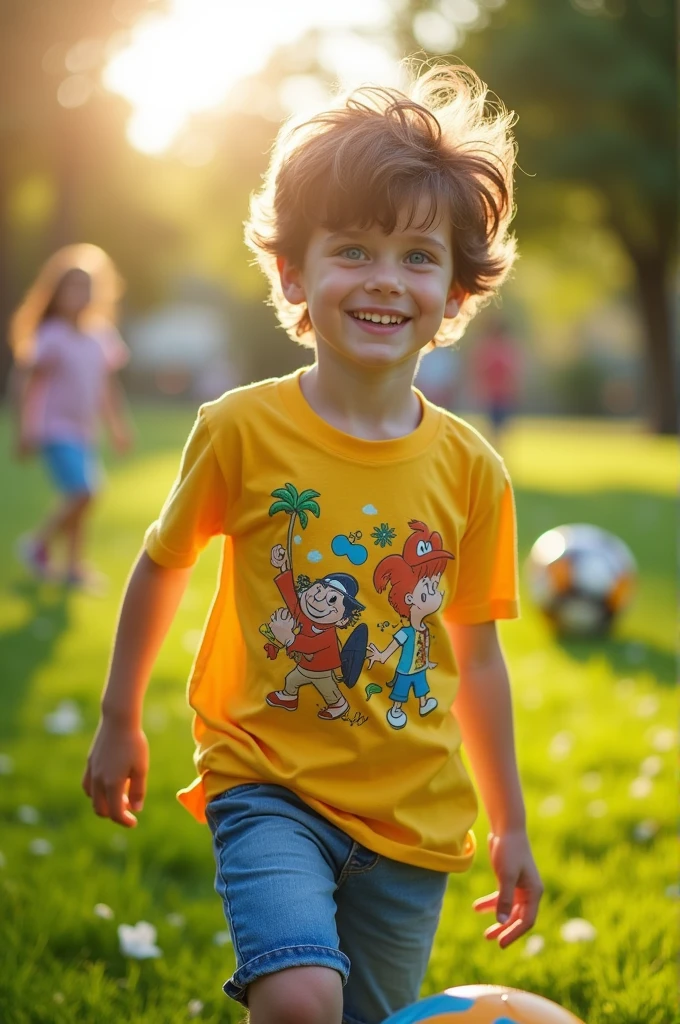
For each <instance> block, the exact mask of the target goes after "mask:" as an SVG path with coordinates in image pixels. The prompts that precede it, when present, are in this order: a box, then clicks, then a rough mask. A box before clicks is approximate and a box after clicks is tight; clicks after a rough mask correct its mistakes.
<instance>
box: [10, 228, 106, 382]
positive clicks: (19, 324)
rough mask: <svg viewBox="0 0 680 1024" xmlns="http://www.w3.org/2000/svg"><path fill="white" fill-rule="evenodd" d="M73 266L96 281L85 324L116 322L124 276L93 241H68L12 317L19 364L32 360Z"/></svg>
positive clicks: (14, 350)
mask: <svg viewBox="0 0 680 1024" xmlns="http://www.w3.org/2000/svg"><path fill="white" fill-rule="evenodd" d="M72 270H82V271H84V273H86V274H87V275H88V276H89V277H90V280H91V282H92V297H91V301H90V303H89V305H88V306H87V309H85V310H83V313H82V317H81V323H82V325H83V326H92V325H94V324H99V323H115V320H116V309H117V304H118V300H119V298H120V296H121V294H122V291H123V280H122V278H121V277H120V275H119V273H118V271H117V270H116V267H115V265H114V263H113V261H112V259H111V257H110V256H109V255H108V254H107V253H105V252H104V250H103V249H100V248H99V246H98V245H91V244H90V243H89V242H83V243H80V244H77V245H65V246H64V247H63V248H62V249H58V250H57V252H55V253H53V254H52V255H51V256H50V258H49V259H48V260H47V261H46V262H45V264H44V265H43V267H42V269H41V270H40V272H39V273H38V276H37V277H36V279H35V281H34V282H33V284H32V285H31V287H30V288H29V289H28V292H27V293H26V295H25V297H24V300H23V302H22V303H21V305H20V306H19V307H18V308H17V310H16V312H15V313H14V315H13V317H12V319H11V321H10V327H9V343H10V348H11V349H12V354H13V355H14V359H15V361H16V362H17V363H18V364H25V363H28V362H30V360H31V357H32V354H33V348H34V345H35V336H36V332H37V330H38V328H39V327H40V324H41V323H42V322H43V321H44V320H46V319H47V318H48V317H50V316H52V315H53V313H54V300H55V298H56V295H57V292H58V290H59V286H60V285H61V283H62V281H63V280H64V278H65V277H66V275H67V274H68V273H69V272H70V271H72Z"/></svg>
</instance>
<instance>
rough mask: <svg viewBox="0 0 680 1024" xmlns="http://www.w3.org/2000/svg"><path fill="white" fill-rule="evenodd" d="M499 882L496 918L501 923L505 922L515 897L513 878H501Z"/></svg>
mask: <svg viewBox="0 0 680 1024" xmlns="http://www.w3.org/2000/svg"><path fill="white" fill-rule="evenodd" d="M500 883H501V887H500V890H499V893H498V900H497V902H496V920H497V921H499V922H500V923H501V924H507V921H508V918H509V917H510V912H511V911H512V904H513V901H514V897H515V879H514V878H510V877H505V878H501V879H500Z"/></svg>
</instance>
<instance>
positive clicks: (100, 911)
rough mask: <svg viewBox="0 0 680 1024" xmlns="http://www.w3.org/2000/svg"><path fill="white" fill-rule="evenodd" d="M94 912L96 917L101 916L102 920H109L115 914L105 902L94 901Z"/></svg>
mask: <svg viewBox="0 0 680 1024" xmlns="http://www.w3.org/2000/svg"><path fill="white" fill-rule="evenodd" d="M94 913H95V915H96V916H97V917H101V918H102V920H103V921H111V920H112V918H114V917H115V916H116V915H115V914H114V912H113V911H112V910H111V907H109V906H108V904H106V903H95V905H94Z"/></svg>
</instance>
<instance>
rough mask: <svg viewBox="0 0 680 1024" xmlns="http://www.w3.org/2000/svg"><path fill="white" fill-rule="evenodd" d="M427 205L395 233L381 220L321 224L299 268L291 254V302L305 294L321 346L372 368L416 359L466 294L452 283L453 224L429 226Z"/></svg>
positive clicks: (287, 273)
mask: <svg viewBox="0 0 680 1024" xmlns="http://www.w3.org/2000/svg"><path fill="white" fill-rule="evenodd" d="M426 220H427V210H426V209H417V210H416V211H415V217H414V218H412V221H413V223H411V224H408V219H407V218H406V216H404V217H402V219H401V223H400V224H398V225H397V227H396V229H395V230H394V231H393V232H392V233H391V234H386V233H385V232H384V231H383V229H382V228H381V226H380V225H379V224H377V223H376V224H373V225H371V226H370V227H368V228H347V229H342V230H339V231H330V230H329V229H327V228H322V227H318V228H316V229H315V230H314V231H313V232H312V235H311V237H310V240H309V243H308V246H307V252H306V256H305V261H304V266H303V268H302V269H301V270H299V269H296V268H294V267H292V266H291V265H290V264H289V263H288V262H287V261H283V262H282V265H281V268H280V269H281V282H282V286H283V288H284V291H285V293H286V296H287V298H288V299H289V301H291V302H306V303H307V308H308V310H309V316H310V319H311V322H312V325H313V327H314V331H315V335H316V343H317V351H319V350H320V349H322V348H327V349H329V350H333V352H334V354H335V355H336V356H339V357H340V358H341V359H342V360H343V361H344V360H349V361H350V362H352V363H359V364H360V365H363V366H364V367H366V368H374V369H378V368H380V367H385V368H386V367H388V366H392V365H395V364H397V363H401V362H404V361H405V360H408V359H413V360H415V359H416V358H417V355H418V353H419V352H420V350H421V349H422V348H423V347H424V346H425V345H427V344H428V342H430V341H431V340H432V339H433V338H434V336H435V334H436V333H437V331H438V330H439V327H440V325H441V322H442V320H443V318H444V317H452V316H455V315H456V313H457V312H458V308H459V303H460V301H461V300H462V295H461V290H460V288H458V287H457V286H456V285H455V283H453V281H454V278H453V270H454V268H453V255H452V245H451V238H450V234H451V231H450V227H449V225H448V224H447V223H445V222H443V221H442V220H441V219H440V220H438V221H437V222H435V223H434V224H433V225H431V226H429V227H427V228H423V227H414V226H413V224H418V223H419V222H420V223H422V222H425V221H426Z"/></svg>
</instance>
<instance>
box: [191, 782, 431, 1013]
mask: <svg viewBox="0 0 680 1024" xmlns="http://www.w3.org/2000/svg"><path fill="white" fill-rule="evenodd" d="M206 816H207V819H208V824H209V825H210V829H211V832H212V834H213V844H214V852H215V860H216V864H217V874H216V881H215V888H216V890H217V892H218V893H219V895H220V896H221V897H222V900H223V902H224V912H225V916H226V918H227V923H228V925H229V930H230V933H231V937H232V940H233V944H234V951H235V954H236V970H235V972H234V974H233V975H232V977H231V978H230V979H229V981H227V982H226V984H225V985H224V991H225V992H226V993H227V995H229V996H231V997H232V999H236V1000H237V1001H238V1002H240V1003H243V1004H244V1005H247V988H248V985H249V984H250V983H251V982H253V981H255V980H256V979H257V978H261V977H263V976H264V975H266V974H273V973H274V972H276V971H282V970H284V969H286V968H288V967H303V966H319V967H329V968H331V969H333V970H335V971H338V973H339V974H340V976H341V978H342V981H343V985H344V990H343V1018H342V1019H343V1024H382V1022H383V1021H384V1020H385V1018H386V1017H389V1016H390V1014H392V1013H395V1012H396V1011H397V1010H400V1009H402V1007H404V1006H408V1005H409V1004H410V1003H412V1002H414V1001H415V1000H416V999H417V998H418V994H419V991H420V986H421V983H422V980H423V977H424V975H425V971H426V968H427V962H428V959H429V956H430V950H431V947H432V942H433V940H434V935H435V932H436V929H437V924H438V922H439V915H440V912H441V906H442V901H443V898H444V892H445V889H446V883H447V878H448V876H447V875H446V874H445V873H444V872H441V871H431V870H427V869H425V868H417V867H412V866H410V865H408V864H402V863H400V862H399V861H395V860H390V859H389V858H387V857H382V856H380V855H379V854H377V853H373V852H372V851H371V850H367V849H366V848H365V847H364V846H361V845H360V844H359V843H356V842H354V841H353V840H352V839H350V838H349V836H347V835H346V834H345V833H344V832H342V831H341V830H340V829H338V828H336V827H335V825H332V824H331V823H330V822H329V821H327V820H326V819H325V818H323V817H322V816H321V815H319V814H317V813H316V812H315V811H313V810H312V809H311V807H308V806H307V805H306V804H305V803H303V801H301V800H300V799H299V798H298V797H297V796H296V795H295V794H294V793H292V792H291V791H290V790H288V789H285V788H284V787H282V786H274V785H269V784H264V783H248V784H246V785H241V786H236V787H235V788H234V789H229V790H227V791H226V792H225V793H222V794H221V795H220V796H217V797H215V798H214V799H213V800H211V801H210V803H209V804H208V806H207V808H206Z"/></svg>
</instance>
